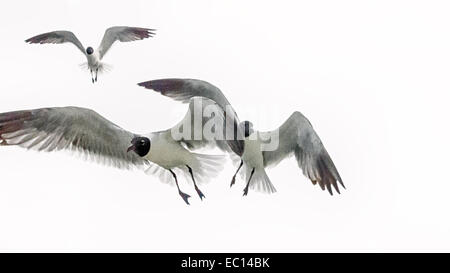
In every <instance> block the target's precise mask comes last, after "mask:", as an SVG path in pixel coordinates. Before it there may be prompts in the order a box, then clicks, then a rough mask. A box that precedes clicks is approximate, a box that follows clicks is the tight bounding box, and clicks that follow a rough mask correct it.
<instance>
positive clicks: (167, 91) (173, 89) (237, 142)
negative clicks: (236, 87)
mask: <svg viewBox="0 0 450 273" xmlns="http://www.w3.org/2000/svg"><path fill="white" fill-rule="evenodd" d="M138 85H139V86H143V87H145V88H147V89H152V90H154V91H156V92H158V93H161V94H162V95H164V96H167V97H169V98H172V99H174V100H177V101H181V102H183V103H187V102H189V101H190V99H191V98H193V97H204V98H208V99H210V100H212V101H214V102H215V103H217V105H219V106H220V107H221V108H222V109H223V111H224V112H225V111H226V114H227V115H226V126H225V128H226V130H230V131H229V132H227V133H226V135H227V136H229V137H228V138H227V142H228V145H229V146H230V148H231V150H232V151H233V152H234V153H236V154H237V155H239V156H241V155H242V153H243V151H244V141H243V139H244V137H243V136H244V134H243V132H242V128H241V126H239V123H240V122H239V118H238V116H237V114H236V111H234V109H233V108H232V107H231V105H230V103H229V102H228V100H227V98H226V97H225V96H224V94H223V93H222V91H220V89H219V88H217V87H216V86H214V85H212V84H210V83H208V82H205V81H201V80H194V79H160V80H153V81H147V82H141V83H138ZM227 110H229V111H227Z"/></svg>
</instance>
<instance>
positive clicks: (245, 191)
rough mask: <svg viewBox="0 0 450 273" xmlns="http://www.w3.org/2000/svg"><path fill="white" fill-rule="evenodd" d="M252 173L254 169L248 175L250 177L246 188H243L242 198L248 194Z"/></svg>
mask: <svg viewBox="0 0 450 273" xmlns="http://www.w3.org/2000/svg"><path fill="white" fill-rule="evenodd" d="M254 172H255V168H253V169H252V173H251V174H250V177H249V178H248V182H247V186H245V188H244V195H243V196H246V195H247V193H248V186H249V185H250V180H252V176H253V173H254Z"/></svg>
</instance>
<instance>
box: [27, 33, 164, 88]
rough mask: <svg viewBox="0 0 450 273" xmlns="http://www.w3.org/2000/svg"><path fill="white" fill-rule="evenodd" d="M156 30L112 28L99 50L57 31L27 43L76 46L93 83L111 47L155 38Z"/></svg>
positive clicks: (72, 35)
mask: <svg viewBox="0 0 450 273" xmlns="http://www.w3.org/2000/svg"><path fill="white" fill-rule="evenodd" d="M154 31H155V30H154V29H148V28H138V27H126V26H117V27H110V28H108V29H107V30H106V31H105V34H104V36H103V39H102V41H101V43H100V46H99V47H98V48H97V50H94V49H93V48H92V47H90V46H89V47H87V48H84V46H83V44H82V43H81V42H80V40H78V38H77V37H76V36H75V34H73V32H71V31H66V30H57V31H52V32H47V33H43V34H39V35H37V36H34V37H31V38H29V39H27V40H25V42H27V43H30V44H36V43H38V44H49V43H50V44H62V43H72V44H73V45H75V46H76V47H77V48H78V49H79V50H80V51H81V53H82V54H83V55H84V56H85V57H86V59H87V67H88V69H89V70H90V72H91V77H92V83H94V82H96V81H97V74H98V72H99V71H100V72H101V71H103V70H104V69H105V64H104V63H103V62H102V60H103V57H104V56H105V54H106V52H108V50H109V49H110V48H111V46H112V45H113V44H114V42H116V41H120V42H130V41H136V40H142V39H145V38H149V37H153V35H154V34H155V33H154ZM94 75H95V76H94Z"/></svg>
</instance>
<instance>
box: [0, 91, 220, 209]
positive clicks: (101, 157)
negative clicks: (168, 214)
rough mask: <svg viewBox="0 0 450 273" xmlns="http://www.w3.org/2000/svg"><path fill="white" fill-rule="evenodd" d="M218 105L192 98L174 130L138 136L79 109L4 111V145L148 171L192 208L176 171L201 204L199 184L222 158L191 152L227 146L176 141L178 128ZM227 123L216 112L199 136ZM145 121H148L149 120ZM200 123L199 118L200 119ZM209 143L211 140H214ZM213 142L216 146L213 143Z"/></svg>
mask: <svg viewBox="0 0 450 273" xmlns="http://www.w3.org/2000/svg"><path fill="white" fill-rule="evenodd" d="M209 105H215V103H214V102H213V101H211V100H209V99H204V98H193V99H192V100H190V103H189V110H188V112H187V114H186V115H185V116H184V118H183V120H182V121H181V122H179V123H178V124H177V125H176V126H174V127H173V128H171V129H168V130H164V131H159V132H153V133H149V134H144V135H139V134H134V133H131V132H128V131H126V130H124V129H122V128H121V127H119V126H117V125H115V124H113V123H112V122H110V121H109V120H107V119H105V118H104V117H102V116H101V115H99V114H97V113H96V112H95V111H93V110H90V109H85V108H79V107H54V108H41V109H34V110H24V111H15V112H8V113H0V145H5V146H6V145H19V146H22V147H24V148H27V149H30V148H33V149H36V150H38V151H59V150H72V151H78V152H82V153H83V154H87V155H89V156H90V158H91V159H95V160H96V161H99V162H102V163H105V164H107V165H112V166H115V167H118V168H126V169H133V168H138V169H142V170H145V172H146V173H148V174H156V175H158V176H159V178H160V179H161V180H162V181H163V182H166V183H173V182H175V185H176V186H177V189H178V193H179V195H180V196H181V197H182V198H183V200H184V201H185V202H186V203H187V204H189V201H188V198H189V197H190V196H189V195H188V194H186V193H184V192H183V191H181V189H180V186H179V184H178V179H177V175H176V173H175V172H179V173H181V174H183V175H184V176H185V177H186V178H187V179H189V180H188V181H190V180H192V182H193V184H194V188H195V190H196V192H197V194H198V195H199V197H200V199H202V200H203V197H204V194H203V193H202V192H201V191H200V189H199V188H198V185H197V183H202V182H208V181H210V180H211V178H213V177H215V176H217V174H218V172H220V171H221V170H222V169H223V163H224V159H225V158H224V156H223V155H206V154H199V153H193V152H191V149H196V148H199V147H205V146H207V145H215V146H218V147H224V148H226V143H223V142H222V143H221V142H220V141H219V142H217V143H209V141H208V138H207V137H202V136H201V137H200V138H197V139H194V138H191V137H190V136H188V137H185V138H179V139H178V138H174V137H173V133H172V132H173V131H174V130H178V131H180V130H182V129H183V126H192V123H193V122H194V114H195V113H196V112H199V113H203V112H204V111H203V110H204V108H205V107H208V106H209ZM200 111H201V112H200ZM214 119H217V120H218V121H217V122H222V123H223V116H222V115H221V114H220V111H218V113H212V114H210V115H209V116H203V115H202V116H201V119H200V122H201V124H200V126H193V128H196V127H198V128H199V130H201V131H198V130H197V131H198V132H197V133H196V132H195V131H194V130H192V131H191V133H192V134H198V133H199V132H200V133H201V134H203V132H204V131H203V126H204V125H205V124H206V123H207V122H211V121H214ZM142 122H147V121H146V120H145V119H144V120H142ZM197 122H198V119H197ZM210 139H211V138H210ZM212 142H216V141H215V140H212Z"/></svg>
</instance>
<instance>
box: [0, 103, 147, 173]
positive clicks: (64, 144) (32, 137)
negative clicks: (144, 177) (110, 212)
mask: <svg viewBox="0 0 450 273" xmlns="http://www.w3.org/2000/svg"><path fill="white" fill-rule="evenodd" d="M133 136H134V134H132V133H130V132H128V131H125V130H123V129H122V128H120V127H119V126H117V125H115V124H113V123H112V122H110V121H108V120H107V119H105V118H104V117H102V116H100V115H99V114H97V113H96V112H94V111H92V110H89V109H85V108H78V107H60V108H41V109H34V110H24V111H15V112H8V113H0V145H20V146H22V147H25V148H28V149H30V148H34V149H37V150H39V151H54V150H61V149H68V150H74V151H79V152H83V153H84V154H87V155H90V157H91V158H93V159H98V161H100V162H102V163H105V164H109V165H113V166H115V167H118V168H131V167H134V166H140V165H145V164H146V161H145V160H143V159H141V158H140V157H139V156H138V155H136V154H135V153H127V147H128V146H129V145H130V141H131V139H132V138H133Z"/></svg>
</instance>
